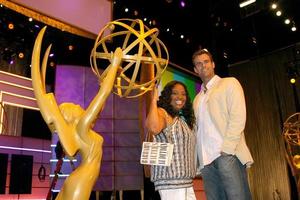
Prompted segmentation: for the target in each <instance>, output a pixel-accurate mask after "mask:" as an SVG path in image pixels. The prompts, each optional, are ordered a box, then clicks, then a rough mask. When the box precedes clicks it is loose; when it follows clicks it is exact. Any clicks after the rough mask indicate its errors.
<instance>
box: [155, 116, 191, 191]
mask: <svg viewBox="0 0 300 200" xmlns="http://www.w3.org/2000/svg"><path fill="white" fill-rule="evenodd" d="M153 142H162V143H171V144H174V150H173V159H172V161H171V165H170V166H159V165H153V166H151V181H152V182H154V186H155V190H163V189H176V188H186V187H191V186H193V178H194V177H195V174H196V151H195V144H196V136H195V133H194V131H193V130H191V129H190V128H189V126H188V125H187V123H186V122H185V121H184V119H183V118H181V117H176V118H175V120H174V122H173V124H170V125H168V126H167V127H166V128H165V129H163V130H162V131H161V132H160V133H159V134H157V135H155V136H154V141H153Z"/></svg>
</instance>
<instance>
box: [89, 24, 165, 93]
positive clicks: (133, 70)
mask: <svg viewBox="0 0 300 200" xmlns="http://www.w3.org/2000/svg"><path fill="white" fill-rule="evenodd" d="M107 32H110V33H109V34H106V33H107ZM158 34H159V30H158V29H157V28H152V29H150V28H149V27H147V26H146V25H144V24H143V21H142V20H140V19H119V20H115V21H112V22H109V23H107V24H106V26H104V28H103V29H102V30H101V31H100V33H99V34H98V36H97V39H96V41H95V44H94V47H93V49H92V51H91V55H90V63H91V67H92V70H93V72H94V73H95V74H96V76H97V77H98V80H99V84H100V85H101V83H102V81H103V79H104V78H105V77H106V75H107V71H108V69H109V67H107V68H106V70H104V71H103V72H102V73H101V72H100V70H99V66H103V63H106V65H110V64H111V59H112V55H113V52H114V51H115V49H117V48H121V50H122V53H121V54H122V55H121V56H122V58H121V60H122V61H121V63H120V66H119V69H118V77H117V78H116V80H115V83H114V89H113V91H112V92H113V93H115V94H117V95H118V96H120V97H125V98H134V97H138V96H141V95H143V94H144V93H146V92H148V91H149V90H152V88H153V87H154V86H155V84H157V83H158V82H159V80H160V78H161V76H162V74H163V72H164V71H165V69H166V68H167V65H168V61H169V54H168V50H167V48H166V46H165V45H164V44H163V42H162V41H161V40H160V39H158V37H157V36H158ZM105 61H106V62H105ZM99 62H100V63H101V65H100V64H99ZM104 65H105V64H104ZM149 65H154V78H153V79H152V80H150V81H145V82H142V81H141V79H140V75H141V73H142V72H141V71H142V70H141V68H143V67H149Z"/></svg>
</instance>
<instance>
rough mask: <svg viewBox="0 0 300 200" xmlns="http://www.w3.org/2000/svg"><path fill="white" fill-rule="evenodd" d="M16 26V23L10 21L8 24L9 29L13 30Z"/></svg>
mask: <svg viewBox="0 0 300 200" xmlns="http://www.w3.org/2000/svg"><path fill="white" fill-rule="evenodd" d="M14 28H15V25H14V24H13V23H11V22H10V23H9V24H8V29H9V30H13V29H14Z"/></svg>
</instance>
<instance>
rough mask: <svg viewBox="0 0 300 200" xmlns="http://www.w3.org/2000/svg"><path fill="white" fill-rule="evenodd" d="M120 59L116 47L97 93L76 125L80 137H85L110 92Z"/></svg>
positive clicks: (118, 50)
mask: <svg viewBox="0 0 300 200" xmlns="http://www.w3.org/2000/svg"><path fill="white" fill-rule="evenodd" d="M121 61H122V50H121V48H117V49H116V50H115V52H114V53H112V60H111V64H110V65H109V66H108V69H107V70H108V73H107V74H106V76H105V78H104V79H103V80H102V83H101V87H100V89H99V91H98V93H97V95H96V96H95V97H94V99H93V100H92V102H91V103H90V105H89V106H88V108H87V109H86V111H85V112H84V114H83V116H82V118H81V119H80V121H79V123H78V125H77V132H78V133H79V135H80V137H85V135H86V132H87V131H88V129H89V127H90V126H91V124H92V123H93V122H94V121H95V120H96V118H97V116H98V114H99V113H100V112H101V110H102V109H103V106H104V104H105V101H106V99H107V97H108V96H109V95H110V94H111V91H112V88H113V86H114V82H115V79H116V74H117V71H118V69H119V68H120V63H121Z"/></svg>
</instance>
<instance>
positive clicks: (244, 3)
mask: <svg viewBox="0 0 300 200" xmlns="http://www.w3.org/2000/svg"><path fill="white" fill-rule="evenodd" d="M255 2H256V0H248V1H243V2H241V3H240V8H243V7H246V6H248V5H250V4H253V3H255Z"/></svg>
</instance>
